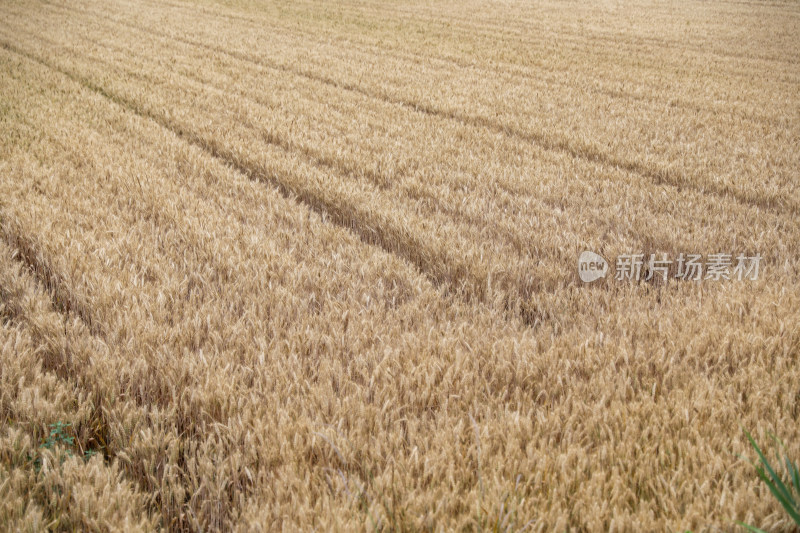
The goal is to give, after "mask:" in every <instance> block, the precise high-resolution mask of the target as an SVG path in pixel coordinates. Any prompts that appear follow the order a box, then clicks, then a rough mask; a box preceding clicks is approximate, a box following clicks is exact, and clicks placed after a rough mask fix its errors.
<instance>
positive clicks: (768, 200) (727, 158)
mask: <svg viewBox="0 0 800 533" xmlns="http://www.w3.org/2000/svg"><path fill="white" fill-rule="evenodd" d="M235 38H239V39H240V38H241V37H235ZM235 38H234V39H235ZM193 41H194V42H195V43H196V42H197V41H196V40H193ZM228 42H229V43H230V44H231V45H233V42H232V41H228ZM231 48H234V47H233V46H231ZM294 48H298V47H294ZM286 53H288V54H291V52H290V51H287V52H286ZM245 55H247V56H249V57H251V58H253V56H252V54H251V53H246V54H245ZM274 57H283V54H278V55H277V56H274V55H273V56H271V57H270V58H269V59H266V62H267V63H266V64H267V65H269V66H271V67H277V68H290V69H295V70H296V67H294V66H292V62H291V61H289V60H287V59H283V60H279V61H278V62H277V64H276V63H275V61H274V60H273V58H274ZM253 59H254V60H258V61H263V58H259V57H255V58H253ZM362 59H363V58H362ZM325 61H326V63H330V62H331V57H330V54H328V53H326V60H325ZM365 62H370V60H367V61H362V64H363V63H365ZM373 62H374V61H373ZM321 64H322V63H320V65H321ZM281 65H282V66H281ZM385 67H386V68H388V69H389V70H388V71H389V72H400V71H401V70H402V69H398V68H397V66H388V65H386V66H385ZM359 68H361V67H359ZM348 69H352V63H351V62H348V63H347V64H346V65H345V68H344V69H341V68H340V69H339V70H340V71H342V72H346V71H347V70H348ZM380 70H381V66H380V65H379V64H375V65H373V66H372V67H370V71H380ZM406 70H407V69H406ZM416 70H417V71H418V72H419V76H417V77H418V78H419V77H420V76H421V77H426V76H428V75H429V74H426V73H425V72H424V71H419V69H416ZM296 73H298V74H300V75H308V76H313V77H314V78H315V79H318V80H319V81H322V82H324V83H330V84H334V85H335V86H336V87H339V88H342V89H345V90H356V91H360V92H362V93H363V94H365V95H367V96H370V97H375V98H384V99H388V101H389V102H394V103H398V104H401V105H405V106H407V107H409V108H411V109H416V110H418V111H422V112H427V113H432V114H435V115H437V116H442V117H446V118H448V119H451V120H455V121H466V122H469V123H472V124H474V125H477V126H480V127H488V128H490V129H491V130H492V131H494V132H500V133H504V134H510V135H514V136H516V137H518V138H519V139H520V140H523V141H525V142H535V143H539V144H541V145H542V146H544V147H546V148H548V149H552V150H561V151H567V152H568V153H569V154H571V155H574V156H577V157H582V158H585V159H588V160H593V161H598V162H601V163H603V164H608V165H612V166H618V167H620V168H625V169H628V170H630V171H633V172H637V173H641V174H643V175H644V176H646V177H648V178H649V179H651V180H654V181H656V182H663V183H668V184H671V185H674V186H678V187H686V188H692V189H697V190H701V191H705V192H709V193H712V194H718V195H722V196H726V195H731V196H732V197H735V198H737V199H738V200H739V201H742V202H746V203H749V204H752V205H755V206H759V207H762V208H766V209H778V210H791V209H793V208H794V207H795V206H796V202H795V200H796V198H795V196H796V194H795V193H794V192H790V194H789V195H788V197H787V195H786V194H785V191H786V189H787V188H788V189H790V190H793V189H792V188H793V187H794V188H795V189H796V185H793V182H792V181H791V179H790V169H791V168H793V167H792V165H793V161H794V158H795V156H794V154H792V153H790V152H787V151H786V148H785V147H786V146H787V145H788V144H787V143H790V139H791V138H793V137H792V136H796V133H793V131H794V129H792V128H790V129H784V128H777V129H774V128H772V127H769V126H767V125H761V126H756V125H751V126H750V127H748V128H742V127H740V125H739V124H738V121H735V120H734V121H729V120H722V119H718V118H715V117H714V114H709V115H707V116H705V117H703V116H699V117H692V116H686V115H685V114H681V113H678V112H677V111H676V110H670V108H669V106H666V107H665V108H664V109H661V110H658V109H653V110H649V111H647V112H645V111H646V110H642V111H641V113H640V114H641V116H638V115H636V116H630V113H629V112H628V111H623V110H621V109H620V110H619V111H617V110H615V108H618V107H620V104H619V103H617V104H614V103H613V99H612V101H609V102H608V103H604V104H602V105H600V106H595V105H593V106H592V108H591V109H588V108H586V109H581V108H578V109H575V110H573V111H570V112H569V114H568V116H563V114H559V113H555V114H553V113H552V111H554V110H555V109H556V108H557V107H559V106H562V107H563V106H566V109H569V108H570V107H575V106H574V105H573V104H569V103H567V102H568V101H571V102H579V101H581V100H582V99H580V98H572V97H564V98H562V99H561V100H562V101H560V102H557V103H556V102H553V103H547V102H546V101H545V102H544V103H543V104H537V105H536V106H535V107H536V108H538V109H537V110H536V111H534V110H530V112H528V111H524V108H525V107H530V106H529V105H526V104H525V101H521V102H520V104H521V108H517V109H515V110H514V113H513V114H509V113H510V111H503V110H502V109H498V110H496V113H499V116H501V117H502V116H506V117H507V118H508V120H507V121H503V120H496V119H492V118H489V117H487V116H486V115H472V114H465V113H464V112H463V111H462V110H461V109H459V108H451V109H448V107H452V106H448V105H445V106H441V105H432V103H431V102H424V100H427V99H430V95H425V96H424V97H423V96H421V95H420V96H419V97H418V98H415V99H411V100H409V99H408V98H406V97H404V96H403V95H402V94H401V95H400V96H397V95H396V94H394V95H393V94H392V93H397V92H398V90H399V91H402V90H403V89H402V88H401V89H391V88H389V89H387V87H381V88H378V89H377V90H376V89H371V88H369V87H368V86H369V85H372V84H374V82H375V80H370V79H369V76H367V77H366V78H365V77H364V74H363V73H362V74H358V79H359V80H362V81H360V82H359V83H350V82H342V80H340V79H339V80H337V79H335V78H331V77H330V76H326V75H320V74H319V73H317V72H315V71H313V70H310V69H308V68H307V67H306V68H302V69H300V70H299V72H296ZM354 75H355V74H354ZM338 77H339V78H341V74H340V75H339V76H338ZM462 78H463V77H459V78H458V79H459V80H460V81H465V80H463V79H462ZM445 83H447V85H448V86H449V87H451V88H452V89H453V90H456V89H455V88H453V84H451V82H445ZM485 84H486V82H485V81H477V80H469V81H468V82H465V83H462V84H461V85H462V86H463V87H475V89H474V91H471V92H475V93H478V92H481V93H482V94H496V95H499V94H502V92H503V91H507V90H508V89H503V88H502V87H498V86H496V87H494V88H492V89H489V88H486V87H483V86H482V85H485ZM383 85H385V84H383ZM495 85H496V83H495ZM365 86H366V91H365ZM403 86H408V84H407V83H406V84H404V85H403ZM510 86H513V85H510ZM448 90H449V89H448ZM517 92H519V91H517ZM562 92H564V91H562ZM520 94H524V92H523V93H520ZM537 94H538V95H539V96H541V95H542V94H544V93H542V92H541V91H539V92H538V93H537ZM473 96H474V95H472V94H470V95H459V96H457V98H458V100H459V101H463V99H464V98H465V97H466V98H468V99H469V100H470V101H477V100H480V98H482V97H481V96H480V95H477V96H476V97H475V98H473ZM576 96H577V93H576ZM454 97H455V96H454ZM519 97H520V95H516V96H513V95H511V98H512V99H515V98H516V99H519ZM501 99H502V98H500V100H501ZM496 104H497V102H494V103H489V102H487V103H483V104H482V107H486V108H488V109H491V108H492V107H495V106H496ZM554 105H555V107H554ZM487 106H488V107H487ZM502 107H507V106H505V105H503V106H501V108H502ZM548 110H549V111H550V114H549V115H548ZM600 110H602V112H603V117H604V122H599V121H585V120H583V122H587V123H586V124H585V125H581V123H580V122H576V120H575V119H576V116H578V115H580V116H582V117H585V118H586V117H592V116H593V115H597V113H598V112H599V111H600ZM542 111H544V113H543V112H542ZM609 113H610V114H612V115H614V116H617V115H618V117H617V118H618V120H619V121H620V123H619V124H617V122H616V121H614V120H608V121H606V120H605V117H606V116H607V115H608V114H609ZM550 115H552V116H550ZM527 119H530V120H529V121H528V122H533V123H536V122H539V123H541V129H539V128H537V129H533V130H532V129H531V128H530V127H529V125H523V124H521V122H522V121H526V120H527ZM663 121H667V124H669V123H672V126H670V128H671V129H672V131H668V130H667V131H668V133H667V136H666V137H665V136H663V133H662V130H664V128H665V126H666V124H662V123H661V122H663ZM509 122H513V123H509ZM559 124H560V125H559ZM563 124H569V125H570V129H571V130H575V134H574V135H572V137H571V138H567V137H564V136H561V135H559V134H556V135H553V134H552V133H544V132H552V131H556V132H557V131H559V130H562V129H563ZM595 128H597V129H599V130H600V131H596V130H595ZM731 128H734V129H735V130H737V135H736V136H735V137H731V136H730V135H729V136H727V137H721V136H720V133H718V132H721V131H722V130H723V129H725V130H727V131H730V129H731ZM582 130H586V131H582ZM603 130H605V131H603ZM670 136H672V138H670ZM593 137H594V138H596V140H595V141H593V142H587V141H584V140H580V139H591V138H593ZM605 139H607V140H608V142H610V143H612V145H608V146H605V147H604V146H603V145H602V144H601V143H599V142H598V141H603V140H605ZM612 139H613V140H612ZM722 143H724V144H722ZM754 143H757V144H755V145H754ZM725 145H729V146H725ZM762 145H764V146H762ZM614 146H616V147H617V148H614ZM630 146H640V147H641V151H642V152H643V155H641V156H639V157H630V155H629V154H628V155H621V154H620V151H621V150H622V149H623V148H624V149H625V151H626V152H629V150H630ZM653 150H656V151H657V152H658V153H657V152H653V153H649V152H651V151H653ZM697 154H701V156H702V158H698V157H697ZM665 157H666V159H664V158H665ZM699 162H702V164H698V163H699ZM756 176H757V177H758V183H759V184H760V185H758V186H756V187H754V186H753V183H754V179H755V177H756ZM779 190H780V191H781V193H780V194H779V193H778V191H779Z"/></svg>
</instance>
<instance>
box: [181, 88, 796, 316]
mask: <svg viewBox="0 0 800 533" xmlns="http://www.w3.org/2000/svg"><path fill="white" fill-rule="evenodd" d="M173 90H175V91H179V90H180V87H179V86H176V87H174V88H173ZM191 97H192V98H196V95H195V94H194V93H193V94H192V96H191ZM195 104H196V103H195ZM187 127H191V126H187ZM621 190H622V189H621ZM615 194H618V193H616V192H612V193H611V196H614V195H615ZM623 194H624V193H623ZM627 194H630V193H627ZM645 198H647V196H645ZM651 200H653V201H654V205H656V206H657V205H658V204H659V203H663V202H660V201H658V200H657V198H653V197H651ZM603 203H605V202H603ZM563 207H564V206H562V207H560V208H559V210H561V211H562V212H561V217H560V219H559V220H557V223H558V224H563V223H564V222H565V221H566V222H567V223H570V221H571V219H572V218H573V217H574V216H573V217H570V216H569V210H567V212H566V213H564V212H563ZM708 207H709V206H702V205H701V206H697V208H696V209H697V210H698V211H697V212H698V219H697V220H691V219H689V220H687V221H686V222H687V224H688V227H689V230H690V232H691V234H693V236H695V238H696V233H697V232H696V229H694V228H697V227H698V226H700V227H702V225H703V223H702V220H701V219H702V218H706V215H705V214H704V213H705V211H706V210H707V209H708ZM656 209H658V207H656ZM676 209H677V210H678V211H683V214H684V215H686V214H688V213H686V211H685V208H684V207H682V206H680V207H676ZM725 210H727V208H726V209H725ZM603 216H604V215H603V214H602V209H601V210H600V211H599V215H598V217H597V218H599V219H602V218H603ZM619 216H620V217H621V220H622V221H623V223H625V224H628V222H624V221H625V220H626V219H627V220H630V219H631V218H633V219H634V220H635V223H636V226H638V227H637V228H636V233H635V234H634V236H635V235H637V234H638V235H642V234H647V232H645V230H644V229H643V226H642V224H644V225H645V226H646V225H648V224H651V225H652V227H653V228H654V229H655V231H654V234H656V235H657V234H659V233H660V234H663V235H665V236H666V235H669V234H670V225H672V226H675V223H670V218H671V216H670V215H665V216H666V218H665V219H664V221H663V222H661V221H659V220H654V221H652V220H648V218H650V217H649V216H648V217H647V218H644V217H643V218H642V219H641V220H636V216H635V214H633V213H628V214H626V213H620V214H619ZM738 216H741V214H739V215H738ZM734 218H735V216H734V215H733V213H731V221H734ZM759 218H760V217H759ZM770 218H771V217H770ZM754 220H758V219H754ZM523 222H524V221H523ZM717 222H721V221H717ZM758 223H759V224H763V225H765V226H769V227H774V226H772V225H771V223H769V222H768V220H762V221H760V222H758ZM577 224H578V225H579V226H580V225H583V222H582V219H581V218H578V219H577ZM610 224H612V225H613V224H614V223H613V222H610ZM600 226H601V229H602V224H600ZM595 229H597V228H595ZM776 229H777V228H776ZM458 231H459V233H462V234H463V230H458ZM550 231H558V230H556V229H555V227H554V229H552V230H550ZM561 231H562V232H563V230H561ZM585 231H589V230H585ZM714 231H718V232H719V236H720V238H722V239H723V241H724V240H725V239H732V240H733V241H736V239H737V237H736V235H737V233H736V232H731V230H730V228H729V227H724V226H720V225H719V224H717V225H715V230H714ZM602 233H605V234H606V235H607V234H608V230H605V231H601V232H600V234H602ZM770 233H771V235H772V236H773V237H774V236H776V235H777V233H775V232H774V231H771V232H770ZM462 238H463V237H462ZM634 238H636V239H638V237H634ZM717 238H718V237H717V236H715V237H714V240H715V242H716V243H720V242H722V241H719V240H717ZM525 239H527V242H530V243H531V245H530V248H529V250H528V253H529V254H533V255H531V257H532V259H531V263H528V264H521V265H519V267H518V268H522V269H523V271H524V269H526V268H530V266H529V265H530V264H533V265H540V266H539V271H540V272H546V274H547V275H549V277H550V279H556V280H560V281H556V283H563V282H564V275H563V273H564V272H569V271H570V270H572V268H573V264H572V263H573V261H574V257H576V256H577V254H578V253H579V251H580V242H579V239H576V240H575V241H573V243H572V245H571V246H572V248H571V249H566V250H563V249H562V250H561V251H560V254H558V255H557V257H561V258H562V259H561V260H560V261H559V260H557V261H556V262H555V263H552V262H550V261H548V260H546V258H547V256H548V255H551V254H552V252H549V251H547V250H548V249H550V250H552V249H553V248H554V247H555V246H558V245H553V244H551V245H550V246H547V247H545V248H542V244H540V238H538V237H535V236H533V235H532V236H531V237H525V236H524V234H523V235H522V238H520V237H517V238H516V243H515V246H516V247H517V248H519V246H520V244H521V243H524V242H526V241H525ZM592 239H593V240H594V238H592ZM476 241H477V239H475V238H471V239H467V241H466V243H465V247H469V246H470V243H473V242H476ZM771 241H772V242H774V239H772V238H771ZM623 242H625V241H623ZM627 242H629V243H630V242H631V241H627ZM636 242H637V241H635V240H634V241H633V243H634V244H627V247H628V248H630V249H632V250H643V251H648V250H653V251H658V250H667V251H673V250H675V249H676V248H677V245H676V244H669V243H670V242H672V239H670V238H669V237H667V238H666V240H664V241H662V240H659V238H657V237H654V236H653V235H652V234H651V235H648V236H647V237H646V238H644V239H643V240H641V241H639V243H640V244H635V243H636ZM696 242H697V241H696ZM699 242H700V243H701V244H700V246H703V245H702V243H703V242H706V241H705V240H700V241H699ZM738 242H740V243H741V242H742V241H741V238H739V241H738ZM795 244H796V243H795ZM795 244H793V241H790V242H788V243H779V246H778V248H786V247H789V248H792V247H794V246H795ZM622 246H625V245H620V246H619V247H618V249H619V248H622ZM706 246H707V245H706ZM740 246H741V244H740ZM747 246H748V249H749V248H750V247H752V246H753V245H750V244H748V245H747ZM692 247H693V248H697V247H698V246H697V245H696V244H695V245H692ZM770 248H772V249H775V248H774V247H772V244H770ZM762 249H763V248H762ZM622 250H623V251H624V248H622ZM542 252H545V253H544V255H543V256H540V257H537V255H539V254H540V253H542ZM481 254H483V252H481ZM500 258H501V260H499V261H498V260H497V259H498V258H497V257H494V258H493V259H495V260H496V262H495V263H494V264H495V265H497V266H496V267H494V269H493V270H490V274H488V275H483V276H482V277H481V278H479V279H480V280H481V281H479V282H478V283H477V285H478V288H477V290H476V289H475V288H474V287H468V288H467V289H468V290H470V291H472V295H473V296H474V295H475V294H481V293H480V292H478V291H482V290H485V289H490V290H491V289H495V290H497V289H498V288H499V289H500V290H499V291H498V292H500V294H502V291H503V290H504V289H505V287H504V284H505V285H506V287H507V286H508V284H509V281H508V280H509V277H507V276H506V275H505V272H504V270H505V269H507V268H508V266H509V265H511V266H512V268H513V267H514V263H513V262H511V261H508V260H502V256H500ZM770 260H772V259H770ZM543 261H545V262H544V263H543ZM529 272H530V270H529ZM459 274H460V275H463V272H459ZM467 275H474V273H473V272H469V271H468V272H467ZM510 279H511V280H512V282H511V290H512V291H514V292H515V293H516V292H517V291H522V292H521V293H522V294H523V295H524V297H523V298H524V299H525V301H526V302H530V301H531V299H530V295H531V292H530V291H531V290H532V289H533V290H536V288H537V287H539V288H546V287H548V285H547V284H542V281H541V278H537V276H535V275H527V276H525V275H523V276H520V277H517V278H516V279H517V280H521V281H513V280H514V277H510ZM531 283H533V284H534V285H531ZM520 287H521V289H520ZM528 287H530V288H528ZM484 288H485V289H484ZM505 290H507V289H505ZM522 312H523V316H524V317H527V320H528V321H529V322H531V321H532V322H534V323H536V322H537V321H540V320H541V319H543V318H546V317H547V316H549V314H547V315H542V314H541V313H542V311H541V310H539V309H537V310H535V311H530V310H526V309H523V311H522Z"/></svg>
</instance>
